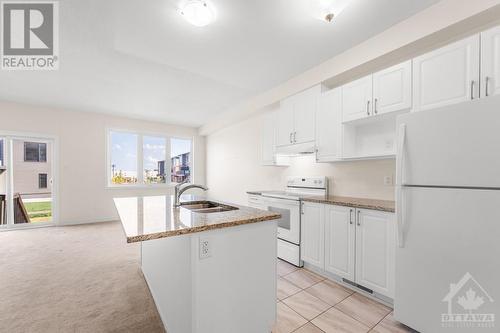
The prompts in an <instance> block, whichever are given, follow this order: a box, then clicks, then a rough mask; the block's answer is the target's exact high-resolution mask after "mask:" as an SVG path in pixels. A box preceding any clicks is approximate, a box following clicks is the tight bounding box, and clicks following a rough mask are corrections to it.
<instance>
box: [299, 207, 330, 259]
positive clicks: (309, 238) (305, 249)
mask: <svg viewBox="0 0 500 333" xmlns="http://www.w3.org/2000/svg"><path fill="white" fill-rule="evenodd" d="M324 228H325V220H324V205H322V204H316V203H309V202H305V203H302V218H301V242H300V256H301V259H302V260H303V261H305V262H307V263H309V264H311V265H314V266H316V267H320V268H324V262H325V261H324V254H325V241H324V240H325V230H324Z"/></svg>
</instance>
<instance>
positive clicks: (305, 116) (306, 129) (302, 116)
mask: <svg viewBox="0 0 500 333" xmlns="http://www.w3.org/2000/svg"><path fill="white" fill-rule="evenodd" d="M320 94H321V90H320V89H319V88H318V86H315V87H313V88H311V89H308V90H305V91H303V92H302V93H300V94H298V95H296V99H295V107H294V127H295V133H294V138H293V139H294V143H304V142H310V141H314V139H315V134H316V110H317V104H318V97H319V96H320Z"/></svg>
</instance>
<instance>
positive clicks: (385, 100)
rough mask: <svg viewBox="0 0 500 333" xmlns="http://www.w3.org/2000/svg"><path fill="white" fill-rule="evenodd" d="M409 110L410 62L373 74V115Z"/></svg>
mask: <svg viewBox="0 0 500 333" xmlns="http://www.w3.org/2000/svg"><path fill="white" fill-rule="evenodd" d="M410 108H411V60H408V61H406V62H404V63H402V64H399V65H396V66H392V67H390V68H387V69H384V70H382V71H380V72H377V73H375V74H373V113H374V114H375V115H376V114H383V113H389V112H394V111H401V110H409V109H410Z"/></svg>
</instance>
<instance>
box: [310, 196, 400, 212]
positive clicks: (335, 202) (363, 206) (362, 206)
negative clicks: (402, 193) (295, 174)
mask: <svg viewBox="0 0 500 333" xmlns="http://www.w3.org/2000/svg"><path fill="white" fill-rule="evenodd" d="M300 200H302V201H305V202H313V203H320V204H326V205H336V206H344V207H352V208H360V209H370V210H377V211H381V212H387V213H395V212H396V210H395V209H394V208H391V207H384V206H378V205H366V204H358V203H353V202H346V201H341V200H331V199H319V198H318V199H316V198H307V197H306V198H301V199H300Z"/></svg>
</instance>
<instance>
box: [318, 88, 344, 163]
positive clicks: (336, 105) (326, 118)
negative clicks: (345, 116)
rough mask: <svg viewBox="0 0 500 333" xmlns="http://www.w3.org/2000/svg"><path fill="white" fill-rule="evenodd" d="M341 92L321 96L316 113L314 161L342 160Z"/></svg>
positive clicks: (336, 91)
mask: <svg viewBox="0 0 500 333" xmlns="http://www.w3.org/2000/svg"><path fill="white" fill-rule="evenodd" d="M341 117H342V90H341V89H340V88H337V89H333V90H331V91H329V92H326V93H324V94H322V95H321V96H320V97H319V100H318V110H317V112H316V148H317V151H316V161H317V162H331V161H337V160H339V159H341V158H342V149H341V147H342V119H341Z"/></svg>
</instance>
